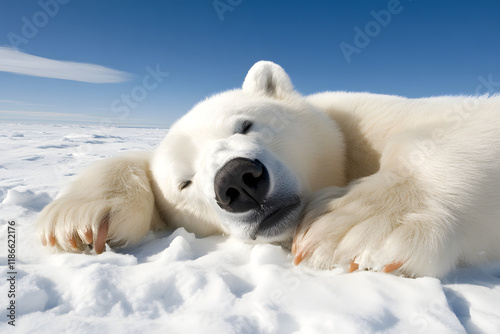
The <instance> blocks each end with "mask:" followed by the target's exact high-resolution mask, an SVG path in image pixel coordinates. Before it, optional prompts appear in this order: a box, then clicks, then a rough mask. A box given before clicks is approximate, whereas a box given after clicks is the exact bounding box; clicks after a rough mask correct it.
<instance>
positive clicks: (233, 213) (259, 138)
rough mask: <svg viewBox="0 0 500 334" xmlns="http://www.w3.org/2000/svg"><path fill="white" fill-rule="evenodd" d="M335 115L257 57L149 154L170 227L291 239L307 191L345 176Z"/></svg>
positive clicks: (337, 182) (336, 182)
mask: <svg viewBox="0 0 500 334" xmlns="http://www.w3.org/2000/svg"><path fill="white" fill-rule="evenodd" d="M343 165H344V142H343V137H342V134H341V132H340V130H339V128H338V127H337V125H336V123H334V121H332V120H331V119H329V118H328V117H327V116H326V115H325V114H324V113H323V112H322V111H320V110H318V109H316V108H315V107H313V106H312V105H311V104H309V103H308V102H307V100H306V99H305V98H304V97H302V96H301V95H300V94H298V93H297V92H295V91H294V89H293V86H292V83H291V81H290V78H289V77H288V75H287V74H286V73H285V71H284V70H283V69H282V68H281V67H280V66H278V65H276V64H274V63H271V62H266V61H261V62H258V63H256V64H255V65H254V66H253V67H252V68H251V69H250V71H249V72H248V74H247V76H246V78H245V81H244V83H243V87H242V88H241V89H235V90H231V91H227V92H224V93H221V94H217V95H215V96H212V97H210V98H208V99H206V100H204V101H202V102H200V103H199V104H198V105H196V106H195V107H194V108H193V109H192V110H191V111H189V112H188V113H187V114H186V115H184V117H182V118H181V119H180V120H178V121H177V122H176V123H175V124H174V125H173V126H172V127H171V129H170V130H169V132H168V133H167V135H166V137H165V139H164V140H163V141H162V143H161V144H160V145H159V147H158V149H157V150H156V152H155V155H154V158H153V161H152V167H151V168H152V172H153V177H154V181H155V185H154V187H155V196H156V198H157V206H158V208H159V209H160V213H161V215H162V216H163V217H164V219H165V220H167V221H168V223H169V224H170V225H172V226H175V227H177V226H183V227H185V228H186V229H187V230H189V231H191V232H194V233H196V234H198V235H202V236H203V235H209V234H214V233H225V234H230V235H234V236H236V237H239V238H241V239H245V240H254V241H256V242H281V241H286V240H288V239H290V238H291V237H292V235H293V231H294V229H295V227H296V226H297V224H298V222H299V219H300V216H301V212H302V210H303V207H304V204H305V202H306V201H307V199H308V197H309V195H310V194H311V193H312V192H314V191H316V190H318V189H320V188H324V187H327V186H332V185H340V184H342V183H343V182H344V166H343Z"/></svg>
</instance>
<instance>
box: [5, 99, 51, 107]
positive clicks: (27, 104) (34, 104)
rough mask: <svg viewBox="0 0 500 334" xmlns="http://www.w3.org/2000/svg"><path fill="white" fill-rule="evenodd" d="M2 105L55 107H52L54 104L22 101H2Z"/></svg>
mask: <svg viewBox="0 0 500 334" xmlns="http://www.w3.org/2000/svg"><path fill="white" fill-rule="evenodd" d="M0 103H6V104H19V105H23V106H41V107H54V105H52V104H40V103H28V102H22V101H14V100H0Z"/></svg>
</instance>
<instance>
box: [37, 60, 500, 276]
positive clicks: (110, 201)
mask: <svg viewBox="0 0 500 334" xmlns="http://www.w3.org/2000/svg"><path fill="white" fill-rule="evenodd" d="M499 131H500V96H493V97H489V98H487V97H476V98H470V97H438V98H425V99H406V98H402V97H397V96H385V95H374V94H367V93H345V92H327V93H320V94H315V95H312V96H308V97H303V96H301V95H299V94H298V93H297V92H295V91H294V90H293V86H292V83H291V81H290V79H289V77H288V76H287V74H286V73H285V72H284V70H283V69H282V68H281V67H280V66H278V65H276V64H274V63H271V62H264V61H262V62H258V63H256V64H255V65H254V66H253V67H252V68H251V69H250V71H249V72H248V74H247V76H246V78H245V81H244V83H243V87H242V89H236V90H232V91H227V92H224V93H222V94H218V95H215V96H213V97H211V98H208V99H206V100H205V101H203V102H201V103H199V104H198V105H196V106H195V107H194V108H193V109H192V110H191V111H190V112H189V113H187V114H186V115H185V116H184V117H182V118H181V119H180V120H179V121H177V122H176V123H175V124H174V125H173V126H172V128H171V129H170V130H169V131H168V133H167V135H166V137H165V139H164V140H163V141H162V143H161V144H160V145H159V147H158V149H157V150H156V151H155V152H154V153H152V154H149V153H135V154H129V155H125V156H121V157H117V158H112V159H109V160H104V161H101V162H99V163H96V164H95V165H92V166H90V167H89V168H87V169H86V170H85V171H84V172H83V173H82V174H81V175H80V176H79V177H78V178H77V179H76V180H75V181H74V182H73V183H72V184H70V185H69V187H68V188H67V189H65V190H64V191H63V192H62V193H61V194H60V195H59V196H58V198H57V199H56V200H55V201H54V202H53V203H51V204H50V205H48V206H47V207H46V208H45V209H44V210H43V212H42V213H41V214H40V217H39V219H38V222H37V227H38V231H39V234H40V237H41V240H42V244H43V245H50V246H55V248H56V249H60V250H65V251H73V252H74V251H82V250H84V249H85V248H86V247H87V245H92V246H93V249H94V250H95V252H96V253H98V254H99V253H101V252H102V251H103V250H104V247H105V243H108V244H109V245H110V246H112V247H113V246H121V245H125V244H130V243H134V242H137V241H139V240H141V238H143V237H144V236H145V235H146V234H147V232H148V231H149V230H151V229H153V230H158V229H163V228H176V227H184V228H186V230H188V231H191V232H194V233H195V234H196V235H198V236H208V235H212V234H227V235H233V236H236V237H238V238H240V239H244V240H248V241H250V242H272V243H284V244H285V243H287V242H288V245H290V241H292V239H293V245H292V252H293V253H294V254H295V263H296V264H298V263H300V262H301V261H304V262H307V263H309V264H310V265H312V266H314V267H316V268H323V269H328V268H333V267H335V266H342V265H347V266H349V271H354V270H356V269H360V270H361V269H369V270H374V271H383V272H394V273H397V274H402V275H407V276H422V275H430V276H436V277H439V276H443V275H445V274H446V273H447V272H448V271H449V270H451V269H452V268H454V267H455V266H456V265H458V264H461V263H478V262H481V261H488V260H495V259H500V242H499V240H500V223H499V221H498V220H499V218H498V217H500V135H499Z"/></svg>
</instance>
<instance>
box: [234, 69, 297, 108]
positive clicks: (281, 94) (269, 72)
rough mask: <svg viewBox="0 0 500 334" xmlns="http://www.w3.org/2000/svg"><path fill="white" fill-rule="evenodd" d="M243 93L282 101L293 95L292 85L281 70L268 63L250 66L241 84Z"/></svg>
mask: <svg viewBox="0 0 500 334" xmlns="http://www.w3.org/2000/svg"><path fill="white" fill-rule="evenodd" d="M242 89H243V91H244V92H248V93H257V94H264V95H267V96H270V97H274V98H277V99H283V98H285V97H286V96H288V95H291V94H292V93H293V85H292V82H291V81H290V78H289V77H288V75H287V74H286V73H285V70H283V68H282V67H281V66H279V65H277V64H275V63H273V62H270V61H259V62H257V63H255V65H253V66H252V68H251V69H250V70H249V71H248V74H247V76H246V78H245V81H244V82H243V87H242Z"/></svg>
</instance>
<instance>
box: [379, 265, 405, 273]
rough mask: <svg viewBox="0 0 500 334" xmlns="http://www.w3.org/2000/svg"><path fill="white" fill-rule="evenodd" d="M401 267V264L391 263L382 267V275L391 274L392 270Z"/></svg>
mask: <svg viewBox="0 0 500 334" xmlns="http://www.w3.org/2000/svg"><path fill="white" fill-rule="evenodd" d="M402 265H403V262H393V263H391V264H388V265H386V266H385V267H384V270H383V272H384V273H390V272H393V271H394V270H396V269H398V268H399V267H401V266H402Z"/></svg>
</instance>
